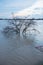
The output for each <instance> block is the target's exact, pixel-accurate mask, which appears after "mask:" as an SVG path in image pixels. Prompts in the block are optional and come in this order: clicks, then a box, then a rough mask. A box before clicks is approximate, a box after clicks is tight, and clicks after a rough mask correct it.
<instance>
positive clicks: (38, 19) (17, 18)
mask: <svg viewBox="0 0 43 65" xmlns="http://www.w3.org/2000/svg"><path fill="white" fill-rule="evenodd" d="M0 20H43V18H37V19H35V18H30V19H25V18H24V19H23V18H13V19H11V18H0Z"/></svg>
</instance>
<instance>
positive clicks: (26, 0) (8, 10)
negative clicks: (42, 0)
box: [0, 0, 37, 18]
mask: <svg viewBox="0 0 43 65" xmlns="http://www.w3.org/2000/svg"><path fill="white" fill-rule="evenodd" d="M36 1H37V0H0V18H9V17H10V16H12V13H16V12H18V11H21V10H23V9H25V8H28V7H30V6H32V4H34V3H35V2H36Z"/></svg>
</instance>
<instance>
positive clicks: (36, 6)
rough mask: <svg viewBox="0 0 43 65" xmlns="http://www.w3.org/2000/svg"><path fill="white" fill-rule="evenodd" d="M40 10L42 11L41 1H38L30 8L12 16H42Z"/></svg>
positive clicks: (42, 4)
mask: <svg viewBox="0 0 43 65" xmlns="http://www.w3.org/2000/svg"><path fill="white" fill-rule="evenodd" d="M35 9H36V10H35ZM42 9H43V0H38V1H36V2H35V3H34V4H33V5H32V6H31V7H29V8H26V9H23V10H21V11H19V12H17V13H16V14H14V16H27V15H32V14H42V13H43V11H42Z"/></svg>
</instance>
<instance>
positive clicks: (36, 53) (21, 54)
mask: <svg viewBox="0 0 43 65" xmlns="http://www.w3.org/2000/svg"><path fill="white" fill-rule="evenodd" d="M7 25H9V23H8V22H7V21H6V20H0V65H43V21H42V20H40V21H37V26H35V27H36V29H37V30H39V31H40V33H39V34H38V33H37V34H35V35H33V36H32V35H27V36H26V37H23V36H22V37H21V36H20V34H14V33H13V35H12V34H8V35H6V34H4V33H3V32H2V31H3V28H4V27H6V26H7ZM38 47H39V48H38Z"/></svg>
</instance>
